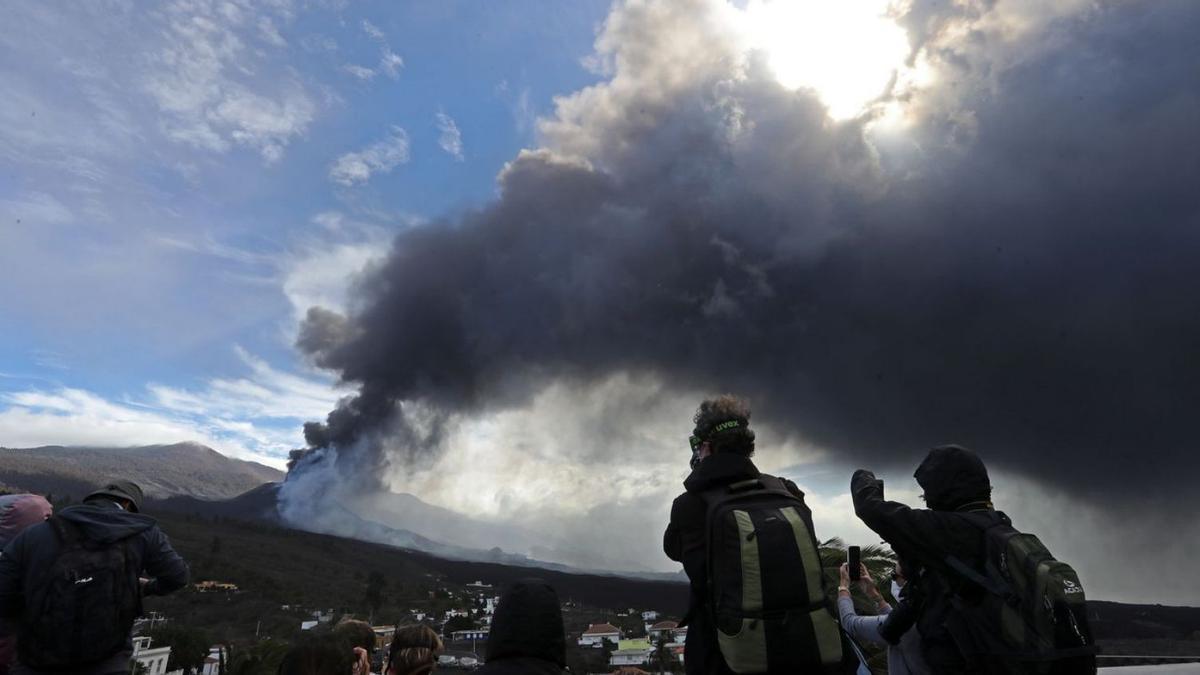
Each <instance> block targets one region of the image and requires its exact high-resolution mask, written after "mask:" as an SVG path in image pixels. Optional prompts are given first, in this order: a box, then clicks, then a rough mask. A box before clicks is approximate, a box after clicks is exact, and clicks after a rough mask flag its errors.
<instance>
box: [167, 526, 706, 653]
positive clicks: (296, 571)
mask: <svg viewBox="0 0 1200 675" xmlns="http://www.w3.org/2000/svg"><path fill="white" fill-rule="evenodd" d="M152 515H154V516H155V517H156V518H158V519H159V523H160V525H161V526H162V528H163V531H164V532H166V533H167V535H168V536H169V537H170V538H171V542H172V544H173V545H174V546H175V548H176V550H178V551H179V552H180V554H182V555H183V556H184V558H186V559H187V560H188V562H189V564H190V565H191V567H192V573H193V578H194V579H195V580H201V579H216V580H220V581H227V582H231V583H235V584H237V585H238V586H239V587H240V588H241V589H242V592H240V593H238V594H236V595H233V596H229V597H226V596H216V595H213V594H200V593H194V592H185V593H181V594H178V595H176V596H174V597H168V598H154V599H151V600H149V601H148V602H147V609H148V610H157V611H161V612H163V613H164V614H165V615H167V616H168V617H171V618H174V619H176V620H180V621H182V622H184V623H187V624H191V625H197V626H203V627H205V628H207V629H209V630H211V631H213V632H214V633H215V634H216V636H217V637H218V638H222V639H236V638H238V637H245V635H246V632H247V631H253V630H254V628H255V626H256V624H257V623H258V622H259V621H261V622H262V625H261V630H262V631H263V634H265V635H274V636H276V637H288V636H290V635H291V634H292V633H294V632H295V630H296V628H297V627H298V626H299V622H300V621H301V620H302V619H304V618H307V614H306V613H304V612H300V613H297V611H295V610H294V609H292V608H291V607H289V609H287V610H284V609H282V606H283V605H289V606H295V605H301V606H303V607H306V608H322V609H335V610H337V611H338V612H339V613H340V612H349V613H356V614H360V615H366V614H367V613H368V611H369V610H368V608H367V607H366V604H365V602H364V596H365V591H366V585H367V579H368V578H369V577H370V576H371V574H372V573H373V572H374V573H379V574H381V575H383V577H384V579H385V580H386V587H385V589H384V592H383V604H382V606H381V607H380V609H379V612H378V614H376V616H375V619H376V622H377V623H388V622H393V621H396V620H397V619H400V618H402V617H403V616H405V615H406V611H407V610H409V609H414V608H422V609H433V608H438V607H443V606H449V605H447V602H450V601H446V602H443V601H442V600H440V599H435V598H432V597H431V594H434V595H438V594H439V593H440V591H443V590H448V591H449V592H451V593H452V594H458V593H459V592H461V589H462V588H463V587H464V586H465V585H466V584H469V583H474V582H477V581H482V582H483V583H485V584H491V585H493V586H496V587H497V588H499V587H503V586H504V585H505V584H508V583H510V582H512V581H514V580H516V579H520V578H524V577H530V576H537V577H541V578H543V579H546V580H547V581H549V582H550V583H551V584H553V585H554V586H555V588H557V589H558V592H559V594H560V596H561V597H562V599H563V600H564V601H568V600H571V601H574V602H575V603H578V604H580V605H583V606H585V607H588V608H591V609H590V610H589V611H588V613H587V614H586V615H581V616H583V618H581V619H578V620H576V621H572V620H571V619H568V621H569V622H570V623H572V624H575V623H586V619H588V618H590V619H593V620H596V619H599V618H608V616H609V614H611V613H612V610H615V609H617V608H630V607H634V608H638V609H656V610H659V611H661V612H664V613H666V614H670V615H674V616H679V615H680V614H681V613H682V612H683V609H684V607H685V603H686V601H687V586H685V585H684V584H680V583H671V582H662V581H645V580H637V579H628V578H623V577H615V576H602V575H593V574H570V573H565V572H562V571H559V570H551V569H534V568H529V567H520V566H513V565H504V564H497V563H488V562H470V561H461V560H446V559H442V558H438V557H436V556H433V555H429V554H426V553H421V552H417V551H411V550H406V549H402V548H397V547H393V546H386V545H382V544H374V543H370V542H364V541H358V540H355V539H345V538H341V537H334V536H330V535H323V534H314V533H310V532H303V531H299V530H290V529H286V528H283V527H279V526H275V525H271V524H268V523H262V522H260V523H250V522H245V521H240V520H236V519H232V518H226V517H202V516H195V515H185V514H180V513H176V512H169V511H153V512H152ZM497 592H498V590H497Z"/></svg>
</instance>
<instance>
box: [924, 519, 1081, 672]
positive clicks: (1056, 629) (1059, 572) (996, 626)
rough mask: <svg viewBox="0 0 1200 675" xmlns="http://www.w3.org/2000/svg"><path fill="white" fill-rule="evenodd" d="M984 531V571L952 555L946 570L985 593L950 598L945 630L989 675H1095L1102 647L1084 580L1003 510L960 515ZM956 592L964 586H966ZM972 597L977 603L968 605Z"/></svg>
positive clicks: (966, 655)
mask: <svg viewBox="0 0 1200 675" xmlns="http://www.w3.org/2000/svg"><path fill="white" fill-rule="evenodd" d="M960 515H961V516H962V517H963V518H966V519H967V520H968V521H970V522H971V523H972V524H973V525H975V526H977V527H979V528H981V529H982V531H983V539H984V569H983V571H982V572H980V571H979V570H977V569H974V568H972V567H971V566H969V565H967V564H966V563H964V562H963V561H962V560H960V559H958V558H956V557H954V556H947V558H946V564H947V566H949V568H950V569H951V570H952V571H953V572H954V573H956V574H957V575H959V576H960V577H961V578H962V579H963V580H965V581H966V582H968V583H969V584H970V585H973V586H975V587H977V588H980V589H982V591H983V592H982V593H974V594H964V593H957V594H953V595H952V596H951V604H952V606H953V607H954V613H953V614H954V617H955V619H956V620H954V621H951V622H949V625H948V626H947V628H949V630H950V634H951V636H952V637H953V638H954V642H955V644H956V645H957V646H958V648H959V650H960V651H961V652H962V653H963V656H964V657H966V658H967V659H968V660H969V661H970V662H972V663H974V664H975V665H976V667H978V668H979V669H980V670H982V671H983V672H986V673H1032V674H1050V673H1056V674H1058V673H1061V674H1064V675H1065V674H1067V673H1072V674H1073V673H1094V672H1096V657H1095V654H1096V647H1095V642H1094V640H1093V639H1092V631H1091V628H1090V627H1089V626H1088V620H1087V603H1086V600H1085V599H1084V593H1083V585H1082V584H1081V583H1080V582H1079V575H1078V574H1076V573H1075V570H1074V569H1072V568H1071V566H1070V565H1068V564H1067V563H1065V562H1062V561H1060V560H1056V559H1055V558H1054V556H1053V555H1051V554H1050V551H1049V550H1047V549H1046V547H1045V546H1044V545H1043V544H1042V542H1041V540H1039V539H1038V538H1037V537H1036V536H1035V535H1032V534H1024V533H1021V532H1018V531H1017V530H1016V529H1015V528H1014V527H1013V526H1012V523H1011V522H1010V521H1009V519H1008V516H1005V515H1004V514H1003V513H999V512H997V511H987V512H972V513H963V514H960ZM957 586H959V587H961V586H962V585H961V584H958V585H957ZM968 595H972V596H974V597H973V598H968V597H967V596H968Z"/></svg>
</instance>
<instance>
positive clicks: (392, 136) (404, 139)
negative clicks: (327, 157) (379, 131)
mask: <svg viewBox="0 0 1200 675" xmlns="http://www.w3.org/2000/svg"><path fill="white" fill-rule="evenodd" d="M407 161H408V133H407V132H405V131H404V129H402V128H400V127H398V126H393V127H392V129H391V132H390V133H389V134H388V135H387V137H386V138H384V139H382V140H379V141H376V142H374V143H372V144H371V145H369V146H367V147H366V148H364V149H362V150H360V151H358V152H348V153H346V154H344V155H342V156H341V157H338V158H337V160H336V161H335V162H334V163H333V166H331V167H330V168H329V179H330V180H332V181H333V182H335V183H338V184H340V185H345V186H351V185H355V184H358V183H365V182H367V181H368V180H370V179H371V175H372V174H375V173H388V172H390V171H391V170H392V169H394V168H396V167H397V166H399V165H400V164H403V163H405V162H407Z"/></svg>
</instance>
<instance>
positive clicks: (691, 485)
mask: <svg viewBox="0 0 1200 675" xmlns="http://www.w3.org/2000/svg"><path fill="white" fill-rule="evenodd" d="M760 475H762V474H761V473H760V472H759V470H758V468H757V467H755V466H754V462H752V461H750V458H748V457H743V456H741V455H737V454H732V453H728V454H727V453H717V454H715V455H710V456H709V457H707V458H705V460H704V461H702V462H700V463H699V464H698V465H696V468H695V470H694V471H692V473H691V475H689V476H688V477H687V480H685V481H683V486H684V488H686V489H687V492H684V493H683V494H681V495H679V496H678V497H676V498H675V503H674V504H672V505H671V522H670V523H669V524H668V525H667V531H666V532H665V533H664V534H663V552H664V553H666V554H667V557H668V558H670V559H671V560H674V561H676V562H680V563H683V570H684V571H685V572H686V573H687V575H688V581H689V582H690V585H691V595H690V606H689V607H688V612H687V617H688V621H687V623H688V634H687V643H686V644H685V645H684V657H683V662H684V664H685V665H686V667H687V672H688V673H689V674H690V675H713V674H720V675H725V674H728V673H732V672H733V671H732V670H730V669H729V666H728V665H726V664H725V659H724V658H723V657H722V656H721V652H720V650H719V649H718V647H717V633H716V627H715V626H713V624H712V622H711V621H710V620H709V616H708V613H707V612H706V611H705V605H706V604H707V603H708V560H707V554H706V552H705V548H706V540H707V524H706V522H705V521H706V520H707V518H708V508H707V506H706V505H705V503H704V498H703V497H702V496H701V494H702V493H704V492H705V491H707V490H711V489H712V488H715V487H720V486H722V485H729V484H731V483H736V482H738V481H741V480H747V479H751V478H758V477H759V476H760ZM783 484H784V485H785V486H787V489H788V491H789V492H791V493H792V494H794V495H796V497H797V498H799V499H800V500H801V501H803V500H804V493H803V492H801V491H800V489H799V488H797V487H796V485H795V483H792V482H791V481H789V480H787V479H783Z"/></svg>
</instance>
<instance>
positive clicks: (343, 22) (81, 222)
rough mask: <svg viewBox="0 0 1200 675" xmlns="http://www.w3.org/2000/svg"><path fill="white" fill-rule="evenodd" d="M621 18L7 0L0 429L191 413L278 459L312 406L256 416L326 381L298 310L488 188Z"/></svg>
mask: <svg viewBox="0 0 1200 675" xmlns="http://www.w3.org/2000/svg"><path fill="white" fill-rule="evenodd" d="M607 8H608V3H607V2H572V3H556V2H536V1H529V2H511V3H483V4H480V3H468V2H438V3H336V2H330V3H296V4H295V5H293V4H291V3H287V2H279V3H215V2H213V3H210V2H199V1H197V2H174V3H164V4H162V5H158V4H154V5H144V4H128V3H117V2H113V3H104V4H102V3H96V4H89V5H87V6H82V5H69V4H65V3H58V4H56V3H36V4H27V5H20V6H13V7H9V8H6V9H5V10H4V12H5V14H6V15H7V16H6V17H5V20H4V21H3V22H0V23H2V26H0V63H3V64H4V65H3V66H0V86H2V87H3V88H4V90H5V91H6V92H9V95H6V97H5V100H4V102H2V103H0V120H2V121H3V124H0V162H2V163H3V167H4V168H3V173H2V174H0V215H2V218H3V222H2V224H0V268H2V269H4V270H5V273H4V276H5V278H4V281H3V285H2V286H0V317H2V320H0V420H3V421H0V443H3V444H8V445H27V444H32V443H55V442H74V443H82V442H91V441H95V442H109V443H111V442H121V440H122V436H124V437H125V442H128V443H138V442H149V441H152V440H155V439H157V440H161V441H169V440H173V439H171V438H167V437H166V436H169V435H170V434H172V433H176V432H186V431H187V430H189V428H194V429H195V430H196V431H197V432H199V433H201V435H202V436H205V435H206V436H207V437H206V438H204V440H209V441H223V442H222V444H221V445H220V446H219V447H221V449H222V450H225V451H227V452H231V453H233V454H239V455H244V456H261V457H267V458H269V457H273V458H275V459H278V458H279V457H281V456H282V454H283V453H284V452H285V450H286V448H287V447H290V446H291V445H296V444H299V443H300V441H301V440H302V439H301V437H300V434H299V425H300V423H301V422H302V421H303V420H304V419H307V418H306V417H302V416H300V415H297V416H294V417H287V416H282V417H274V416H271V415H274V414H276V413H281V412H283V411H282V410H275V411H271V412H270V414H269V415H267V416H258V415H255V414H254V410H256V409H257V410H259V411H262V410H263V408H262V407H261V403H262V402H261V400H260V399H261V398H262V397H267V398H270V399H275V400H277V401H278V400H280V397H281V396H292V395H295V392H294V390H295V388H296V387H297V386H299V385H301V384H303V385H304V388H303V392H304V393H303V395H302V400H301V401H296V403H304V404H305V405H304V406H303V407H304V410H305V412H306V413H308V414H310V415H311V414H312V413H313V412H316V411H321V410H326V411H327V410H328V408H329V407H330V406H331V405H332V402H333V400H334V398H335V397H336V396H337V394H338V392H335V391H333V390H332V389H331V388H330V387H329V386H328V384H329V381H330V378H329V376H328V375H327V374H324V373H319V372H314V371H313V370H311V369H310V368H309V367H308V366H307V365H306V364H304V363H303V362H302V361H301V360H300V359H299V358H298V357H297V355H296V353H295V352H294V350H293V349H292V347H291V343H292V340H293V338H294V333H295V328H296V318H297V317H298V316H299V313H301V312H302V311H303V310H304V309H305V307H303V306H302V305H303V303H305V302H308V301H310V300H313V299H315V298H317V299H319V298H324V297H325V295H323V294H327V293H333V294H335V295H337V294H339V293H341V292H343V290H344V287H345V284H346V281H345V280H346V278H347V277H348V276H349V275H351V274H352V273H353V272H354V271H355V269H356V268H357V266H359V265H360V264H361V263H362V262H364V261H365V260H367V259H369V258H370V257H371V256H373V255H378V254H379V253H381V252H382V251H383V250H384V249H385V247H386V244H387V241H388V238H389V234H390V233H391V232H394V231H395V230H396V229H397V228H402V227H406V226H409V225H411V224H413V223H416V222H420V221H423V220H426V219H431V218H436V217H439V216H443V215H447V214H453V213H455V212H458V211H462V210H464V209H469V208H472V207H474V206H478V205H479V204H481V203H484V202H486V201H487V200H489V199H490V198H492V197H493V195H494V194H495V177H496V174H497V172H498V171H499V170H500V169H501V168H502V167H503V165H504V163H505V162H507V161H509V160H511V159H512V158H513V157H514V156H515V155H516V154H517V152H518V151H519V150H520V149H521V148H523V147H530V146H531V145H532V144H533V143H534V136H535V129H534V123H535V119H536V117H537V116H538V115H539V114H544V113H545V112H546V111H547V110H549V109H550V108H551V106H552V98H553V96H555V95H556V94H560V93H562V92H570V91H573V90H576V89H578V88H580V87H582V86H585V85H587V84H590V83H592V82H594V81H596V79H597V77H598V76H597V75H596V74H595V73H594V72H591V71H590V70H589V69H588V68H587V67H586V65H585V63H584V58H585V57H586V56H587V55H588V54H589V53H590V52H591V49H592V48H591V44H592V41H593V39H594V37H595V33H596V30H597V28H598V26H599V24H600V23H601V22H602V20H603V18H604V15H605V14H606V12H607ZM530 17H537V19H536V20H530ZM339 161H341V162H343V163H342V164H340V165H339V164H338V162H339ZM338 166H341V167H343V170H341V171H340V172H339V171H335V168H336V167H338ZM347 167H348V169H347ZM364 167H365V170H366V172H367V173H363V170H364ZM346 170H350V173H349V174H347V173H346ZM355 171H357V173H355ZM330 250H337V251H340V252H342V255H340V256H335V258H334V259H333V260H329V259H325V258H324V257H322V259H321V260H320V261H319V262H318V261H316V260H311V259H310V257H311V254H312V253H313V252H318V251H330ZM314 294H315V295H314ZM289 378H302V380H296V379H289ZM252 383H256V386H252ZM235 386H236V387H240V389H239V391H240V392H241V397H240V398H239V397H235V398H234V399H231V398H230V394H229V391H230V388H231V387H235ZM322 389H324V390H325V391H326V392H327V393H326V394H324V395H323V396H320V395H319V392H320V391H321V390H322ZM184 394H187V395H188V396H190V397H192V398H188V397H185V396H184ZM39 396H40V397H41V398H39ZM184 400H187V401H188V404H184V403H182V401H184ZM231 400H236V401H238V404H237V405H236V406H235V405H231V404H230V401H231ZM106 405H107V406H114V407H108V408H106V407H104V406H106ZM256 406H259V407H257V408H256ZM218 407H225V408H227V410H226V411H225V412H224V413H223V416H222V421H221V423H220V424H223V425H225V428H222V427H221V426H220V424H214V422H213V420H212V419H209V417H210V416H209V415H207V414H206V411H209V410H212V409H215V408H218ZM277 407H281V408H282V406H277ZM239 408H240V409H239ZM88 411H91V412H88ZM98 411H104V412H105V413H106V414H115V419H114V418H112V417H109V418H108V419H106V420H103V424H101V423H100V422H101V421H102V420H100V419H97V418H95V417H93V415H95V414H100V413H99V412H98ZM30 415H34V416H38V417H39V419H42V420H43V421H45V422H46V424H45V425H41V424H31V423H30V417H29V416H30ZM231 425H243V426H242V427H241V430H239V429H238V428H237V427H235V426H231ZM244 425H253V427H254V429H255V430H254V431H253V432H248V431H246V427H245V426H244ZM100 427H108V428H107V430H105V429H101V428H100Z"/></svg>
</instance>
